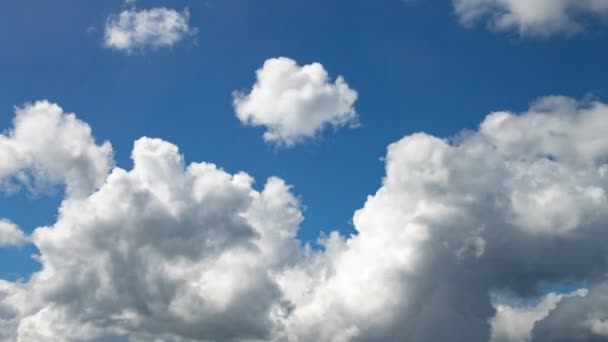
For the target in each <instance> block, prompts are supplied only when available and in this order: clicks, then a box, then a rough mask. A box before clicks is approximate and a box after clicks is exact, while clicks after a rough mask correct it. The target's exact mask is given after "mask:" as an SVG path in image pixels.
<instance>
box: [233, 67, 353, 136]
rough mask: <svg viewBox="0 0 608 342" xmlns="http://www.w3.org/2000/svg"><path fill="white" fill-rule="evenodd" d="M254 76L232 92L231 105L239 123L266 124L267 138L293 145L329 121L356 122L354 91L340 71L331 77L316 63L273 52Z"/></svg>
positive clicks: (339, 125)
mask: <svg viewBox="0 0 608 342" xmlns="http://www.w3.org/2000/svg"><path fill="white" fill-rule="evenodd" d="M256 76H257V79H256V83H255V84H254V85H253V88H252V89H251V90H250V91H248V92H235V93H234V108H235V111H236V115H237V117H238V118H239V120H240V121H241V122H242V123H244V124H246V125H250V126H263V127H264V128H265V129H266V132H265V133H264V141H266V142H268V143H274V144H278V145H284V146H292V145H294V144H296V143H297V142H300V141H302V140H304V139H306V138H310V137H314V136H315V135H316V134H318V133H319V132H321V131H322V130H323V129H324V128H326V127H328V126H330V127H333V128H334V129H339V128H342V127H345V126H349V125H351V126H352V125H356V124H357V121H358V118H357V112H356V111H355V108H354V103H355V101H356V100H357V92H356V91H354V90H353V89H351V88H350V87H349V86H348V84H346V82H345V81H344V78H343V77H342V76H338V77H337V78H336V80H335V81H334V82H332V81H331V80H330V79H329V76H328V74H327V71H325V69H324V68H323V66H322V65H321V64H319V63H313V64H308V65H304V66H300V65H298V64H297V63H296V62H295V61H294V60H292V59H289V58H285V57H280V58H272V59H268V60H267V61H266V62H264V65H263V66H262V68H260V69H258V70H257V71H256Z"/></svg>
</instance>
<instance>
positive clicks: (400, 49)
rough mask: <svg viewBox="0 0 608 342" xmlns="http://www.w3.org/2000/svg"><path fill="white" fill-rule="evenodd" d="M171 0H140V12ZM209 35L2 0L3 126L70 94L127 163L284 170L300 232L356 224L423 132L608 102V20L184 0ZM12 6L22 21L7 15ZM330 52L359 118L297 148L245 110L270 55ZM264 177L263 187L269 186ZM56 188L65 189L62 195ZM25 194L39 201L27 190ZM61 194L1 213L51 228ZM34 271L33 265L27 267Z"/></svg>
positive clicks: (60, 4) (67, 101)
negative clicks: (578, 22)
mask: <svg viewBox="0 0 608 342" xmlns="http://www.w3.org/2000/svg"><path fill="white" fill-rule="evenodd" d="M159 5H160V6H164V5H168V4H167V3H166V2H162V1H140V2H138V4H137V6H139V7H141V8H146V7H154V6H159ZM171 7H173V8H176V9H179V10H181V9H183V8H184V7H187V8H188V9H189V11H190V14H191V25H192V26H194V27H197V28H198V30H199V32H198V35H197V36H196V37H195V39H191V40H187V41H185V42H183V43H181V44H178V45H175V46H173V47H171V48H169V49H158V50H155V51H143V52H135V53H133V54H132V55H125V54H124V53H121V52H118V51H114V50H109V49H105V48H104V47H103V27H104V24H105V20H106V17H107V16H108V15H110V14H112V13H117V12H119V11H120V10H121V9H123V3H122V2H121V1H103V2H101V1H100V2H87V3H84V2H81V1H63V0H59V1H54V2H52V3H50V2H41V1H29V0H28V1H19V2H7V3H3V4H2V13H5V15H4V16H3V17H4V18H3V20H2V21H1V22H0V44H1V46H3V49H2V50H3V53H2V54H1V55H0V74H1V75H2V83H3V84H4V87H3V91H2V92H1V93H0V106H1V107H0V108H1V109H2V110H1V111H0V113H1V114H0V122H1V123H2V127H9V126H10V121H11V120H12V117H13V107H14V106H17V105H22V104H24V103H26V102H32V101H35V100H38V99H48V100H50V101H53V102H57V103H59V104H61V105H62V107H63V108H64V109H65V110H66V111H68V112H75V113H77V115H78V116H79V117H80V118H81V119H82V120H84V121H86V122H88V123H89V124H90V125H91V126H92V127H93V131H94V134H95V136H96V138H97V139H98V140H99V141H102V140H109V141H111V142H112V145H113V146H114V150H115V158H116V161H117V164H118V165H119V166H121V167H129V166H130V165H131V161H130V159H129V155H130V152H131V148H132V144H133V141H134V140H135V139H137V138H138V137H140V136H150V137H159V138H162V139H166V140H168V141H171V142H173V143H175V144H177V145H178V146H179V147H180V150H181V152H182V153H183V154H184V155H185V157H186V159H187V160H188V161H209V162H213V163H216V164H218V165H220V166H222V167H223V168H225V169H226V170H227V171H230V172H236V171H240V170H246V171H247V172H248V173H250V174H251V175H252V176H253V177H254V178H255V179H256V180H257V181H258V183H262V184H263V181H264V179H266V178H267V177H269V176H272V175H276V176H279V177H281V178H283V179H285V180H287V182H288V183H289V184H292V185H293V186H294V192H295V193H296V194H298V195H299V196H300V197H301V199H302V201H303V203H304V204H305V205H306V207H307V209H306V212H305V216H306V220H305V222H304V224H303V226H302V229H301V231H300V234H301V236H302V238H303V239H304V240H314V239H316V237H317V236H318V232H319V231H320V230H324V231H329V230H334V229H339V230H341V231H344V232H349V231H350V230H351V229H352V227H351V224H350V223H349V222H350V220H351V218H352V213H353V210H355V209H358V208H360V207H361V205H362V203H364V201H365V199H366V196H367V195H369V194H372V193H373V192H374V191H375V189H377V187H378V186H379V184H380V180H381V178H382V177H383V175H384V165H383V164H382V163H381V162H380V161H379V158H380V157H382V156H384V154H385V150H386V146H387V145H388V144H389V143H391V142H393V141H396V140H398V139H399V138H401V137H403V136H405V135H407V134H411V133H413V132H418V131H424V132H428V133H430V134H434V135H438V136H442V137H449V136H452V135H454V134H456V133H458V132H459V131H461V130H463V129H475V128H476V126H477V125H478V123H479V122H480V121H481V119H482V118H483V117H484V116H485V115H487V114H488V113H489V112H491V111H496V110H505V109H509V110H513V111H520V110H523V109H525V108H527V106H528V104H529V103H530V102H532V101H533V100H535V99H536V98H538V97H540V96H545V95H552V94H555V95H566V96H570V97H574V98H579V99H580V98H584V97H586V96H594V97H598V98H600V99H603V98H605V97H606V93H607V92H608V82H607V81H606V74H607V72H606V68H605V63H606V62H605V61H606V60H608V46H607V45H606V39H608V29H606V28H605V27H602V26H600V27H599V28H597V29H594V30H588V31H586V32H585V33H584V34H581V35H577V36H574V37H566V38H565V37H563V36H557V37H549V38H533V39H525V38H522V37H520V36H518V35H517V34H515V33H513V32H493V31H491V30H487V29H486V28H485V27H484V25H483V24H481V25H477V26H475V27H470V28H465V27H463V26H462V25H460V24H459V22H458V19H457V17H456V15H455V14H454V12H453V9H452V7H451V4H450V3H449V1H418V2H412V3H403V2H400V1H398V0H394V1H393V0H390V1H380V2H375V1H374V2H372V1H364V0H357V1H330V2H327V1H321V0H312V1H278V0H264V1H256V2H253V1H247V0H242V1H238V0H228V1H213V0H211V1H174V2H172V3H171ZM9 14H10V15H9ZM278 56H286V57H290V58H293V59H295V60H296V61H298V62H299V63H300V64H308V63H312V62H320V63H322V64H323V65H324V66H325V69H326V70H328V72H329V73H330V75H331V76H333V77H335V76H337V75H343V76H344V77H345V79H346V81H347V82H348V84H349V85H350V86H351V87H352V88H353V89H356V90H357V91H358V92H359V99H358V101H357V103H356V104H355V106H356V109H357V112H358V113H359V116H360V121H361V127H359V128H356V129H352V130H349V129H346V130H342V131H341V132H339V133H338V134H332V133H331V132H330V133H328V134H324V135H323V136H322V137H320V138H318V139H315V140H313V141H310V142H308V143H306V144H303V145H299V146H296V147H295V148H291V149H280V148H279V149H277V148H275V147H272V146H267V145H266V144H265V143H264V142H263V141H262V140H261V139H260V135H261V132H262V130H261V129H258V128H255V129H252V128H246V127H244V126H243V125H242V124H241V123H240V122H239V121H238V120H237V119H236V118H235V116H234V109H233V107H232V98H231V93H232V91H234V90H241V89H245V88H248V87H250V86H251V84H253V82H254V80H255V74H254V70H256V69H257V68H259V67H260V66H261V65H262V63H263V62H264V60H266V59H268V58H271V57H278ZM258 185H259V186H261V184H258ZM56 192H57V191H56ZM23 197H28V199H27V200H25V199H23ZM56 197H57V196H46V195H41V196H33V197H32V196H31V195H26V194H23V193H20V194H17V195H10V196H7V195H3V196H2V197H0V201H1V203H2V205H1V206H0V216H5V217H10V218H11V219H12V220H14V221H16V222H20V223H21V225H22V226H23V228H24V229H25V230H32V229H33V228H35V227H36V226H38V225H42V224H50V223H52V221H53V219H54V217H55V212H56V208H57V203H58V201H59V199H57V198H56ZM0 253H1V254H2V257H3V260H6V262H4V263H3V265H2V267H1V268H0V276H3V277H9V278H13V277H14V276H15V275H16V274H19V275H26V274H27V272H28V271H27V270H31V269H32V267H35V265H36V264H35V263H34V262H30V261H29V260H28V259H29V255H28V254H31V253H32V250H31V249H30V248H24V249H23V250H21V251H14V250H12V251H6V250H2V251H1V252H0ZM26 265H27V266H26Z"/></svg>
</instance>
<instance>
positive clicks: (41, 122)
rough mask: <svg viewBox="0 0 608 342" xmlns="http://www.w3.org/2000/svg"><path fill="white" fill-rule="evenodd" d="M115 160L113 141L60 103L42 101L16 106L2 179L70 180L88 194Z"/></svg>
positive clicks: (1, 155)
mask: <svg viewBox="0 0 608 342" xmlns="http://www.w3.org/2000/svg"><path fill="white" fill-rule="evenodd" d="M111 166H112V146H111V145H110V143H108V142H104V143H103V144H101V145H96V144H95V139H94V137H93V136H92V134H91V128H90V127H89V126H88V125H87V124H86V123H84V122H82V121H80V120H78V119H77V118H76V116H75V115H74V114H71V113H65V112H63V109H61V107H59V106H58V105H56V104H52V103H49V102H48V101H38V102H36V103H33V104H27V105H25V106H23V107H20V108H17V109H16V115H15V119H14V120H13V128H12V129H11V130H9V131H8V132H7V133H6V134H4V135H2V134H0V184H3V185H4V187H5V188H6V187H7V186H9V187H10V185H11V184H14V182H15V181H20V182H22V183H25V184H26V185H27V186H29V187H31V188H33V189H36V188H39V187H42V186H45V185H49V184H58V183H64V184H66V185H67V190H68V193H69V194H70V195H76V196H84V195H86V194H88V193H90V192H92V191H94V190H95V189H96V188H97V186H99V185H101V184H102V183H103V181H104V179H105V177H106V176H107V174H108V172H109V170H110V168H111Z"/></svg>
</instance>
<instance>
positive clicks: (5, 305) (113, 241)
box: [0, 97, 608, 342]
mask: <svg viewBox="0 0 608 342" xmlns="http://www.w3.org/2000/svg"><path fill="white" fill-rule="evenodd" d="M607 129H608V105H606V104H604V103H601V102H598V101H595V102H594V101H588V102H577V101H575V100H572V99H569V98H564V97H547V98H543V99H541V100H539V101H537V102H536V103H534V104H533V105H532V106H531V108H530V109H529V110H528V111H526V112H524V113H521V114H514V113H510V112H497V113H492V114H490V115H488V116H487V117H486V119H485V120H484V121H483V122H482V124H481V125H480V127H479V129H478V130H477V131H473V132H463V133H462V134H461V135H459V136H457V137H455V138H452V139H440V138H437V137H433V136H430V135H427V134H424V133H416V134H413V135H410V136H406V137H404V138H403V139H401V140H399V141H397V142H395V143H393V144H391V145H390V146H389V147H388V152H387V155H386V158H385V161H386V176H385V177H384V179H383V183H382V186H381V187H380V189H378V191H377V192H376V193H375V194H374V195H372V196H369V198H368V199H367V201H366V203H365V205H364V206H363V208H361V209H359V210H357V211H356V212H355V214H354V218H353V223H354V227H355V229H356V230H357V233H356V234H355V235H352V236H350V237H343V236H340V235H339V234H338V233H337V232H333V233H330V234H329V235H328V236H324V237H322V238H321V239H320V243H321V244H322V246H323V248H322V249H312V248H310V247H308V246H306V245H303V244H302V243H301V242H299V241H298V240H297V239H296V234H297V229H298V226H299V224H300V222H301V220H302V213H301V208H300V203H299V201H298V200H297V198H296V197H295V196H294V195H293V194H292V193H291V191H290V188H289V186H287V185H286V184H285V182H284V181H282V180H280V179H278V178H270V179H269V180H268V181H267V182H266V185H265V186H264V187H262V189H261V190H255V189H254V188H253V180H252V178H251V177H250V176H248V175H246V174H245V173H236V174H229V173H226V172H225V171H223V170H221V169H220V168H218V167H217V166H215V165H213V164H207V163H192V164H190V165H188V166H186V164H185V162H184V159H183V157H182V156H181V155H180V154H179V151H178V148H177V147H176V146H175V145H172V144H170V143H168V142H165V141H162V140H159V139H151V138H141V139H139V140H138V141H136V142H135V145H134V148H133V153H132V159H133V164H134V166H133V168H132V169H131V170H124V169H121V168H114V170H113V171H112V172H111V173H110V175H109V176H108V177H107V178H105V181H104V182H103V184H101V185H100V186H99V187H98V190H97V191H95V192H94V193H92V194H90V195H88V196H83V197H70V198H67V199H65V200H64V201H63V203H62V204H61V207H60V209H59V216H58V218H57V222H55V223H54V224H53V225H51V226H49V227H40V228H38V229H36V230H35V232H34V233H33V235H32V237H33V243H34V244H35V245H36V246H37V247H38V248H39V250H40V256H39V260H40V261H41V263H42V268H41V271H39V272H37V273H35V274H34V275H33V276H32V277H31V279H29V280H28V281H27V282H16V283H12V282H5V281H0V327H1V328H2V329H0V337H2V338H5V339H7V340H17V341H28V342H29V341H34V342H38V341H85V340H86V341H108V340H111V341H115V340H119V341H120V340H124V341H147V340H151V339H154V338H157V339H161V340H163V341H203V340H220V341H230V340H272V341H425V342H434V341H442V342H443V341H452V340H453V341H472V342H476V341H478V342H485V341H490V340H491V339H492V342H503V341H509V339H510V340H513V339H514V338H518V337H522V336H523V338H527V337H528V336H531V337H532V338H533V339H532V340H533V341H536V340H540V341H548V340H551V339H550V338H549V339H548V338H545V337H546V336H551V335H547V334H548V333H550V332H551V331H552V329H553V328H552V326H553V324H562V322H564V320H565V319H568V317H570V319H571V322H572V324H575V325H576V327H577V328H576V329H577V330H576V331H578V332H580V331H583V332H584V334H583V335H581V334H579V335H572V334H570V335H568V334H565V335H564V336H571V337H572V336H574V337H572V338H571V339H569V341H577V339H576V338H575V337H579V336H583V338H581V339H579V340H580V341H589V340H590V339H585V338H587V337H589V336H601V334H603V333H604V331H605V325H606V324H605V322H606V319H607V316H606V315H605V314H604V313H605V310H604V309H603V308H605V307H606V305H603V299H604V297H602V295H603V294H604V293H605V291H604V285H601V284H602V283H603V282H605V281H606V280H605V274H606V269H607V266H608V265H607V263H608V257H607V256H608V245H606V243H605V241H607V239H608V232H607V231H606V229H605V227H606V225H607V224H608V197H607V194H606V191H607V190H608V165H607V164H606V161H607V160H608V137H607V136H606V134H605V132H606V131H607ZM566 281H567V282H569V283H581V284H589V287H590V290H589V294H588V295H587V296H586V297H577V296H578V295H582V294H584V293H585V289H581V290H579V291H578V292H576V293H574V294H573V295H572V296H571V297H568V298H566V297H564V296H559V295H546V294H544V293H542V291H541V288H542V286H544V285H546V284H552V283H553V284H561V283H563V282H566ZM497 298H499V299H501V300H497ZM505 298H506V299H507V300H505ZM513 299H516V300H513ZM560 300H561V301H560ZM533 301H537V302H538V303H539V304H538V305H520V303H529V302H533ZM592 303H595V304H592ZM552 307H555V309H554V310H552V311H551V308H552ZM568 308H570V309H568ZM571 313H575V314H571ZM522 317H525V318H526V322H523V318H522ZM534 322H536V323H534ZM576 322H580V324H579V323H576ZM563 326H567V325H566V324H563ZM572 326H573V327H574V325H572ZM531 331H532V332H531ZM530 332H531V333H530ZM573 334H574V333H573ZM585 334H586V335H585ZM593 334H594V335H593ZM68 336H69V337H68ZM534 339H536V340H534Z"/></svg>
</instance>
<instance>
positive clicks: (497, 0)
mask: <svg viewBox="0 0 608 342" xmlns="http://www.w3.org/2000/svg"><path fill="white" fill-rule="evenodd" d="M454 8H455V11H456V14H457V15H458V16H459V17H460V20H461V21H462V22H463V23H465V24H472V23H474V22H476V21H478V20H482V19H484V20H487V21H488V24H489V26H490V27H492V28H494V29H496V30H500V31H506V30H515V31H517V32H518V33H519V34H520V35H522V36H523V35H530V36H549V35H552V34H572V33H576V32H579V31H581V30H583V29H584V28H585V24H584V23H583V21H584V20H585V19H586V18H589V17H593V18H599V19H606V18H608V1H605V0H534V1H530V0H454Z"/></svg>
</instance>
